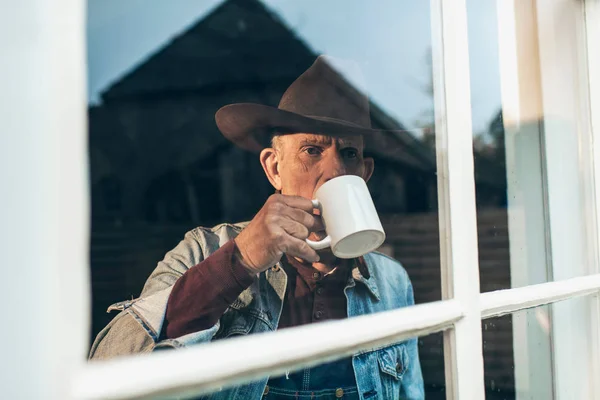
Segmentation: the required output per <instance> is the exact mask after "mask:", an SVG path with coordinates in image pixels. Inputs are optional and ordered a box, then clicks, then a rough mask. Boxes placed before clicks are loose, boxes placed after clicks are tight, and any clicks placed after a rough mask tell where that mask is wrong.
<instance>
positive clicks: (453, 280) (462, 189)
mask: <svg viewBox="0 0 600 400" xmlns="http://www.w3.org/2000/svg"><path fill="white" fill-rule="evenodd" d="M431 10H432V21H431V26H432V46H433V49H432V50H433V52H432V53H433V81H434V97H435V115H436V130H435V132H436V153H437V169H438V199H439V200H438V203H439V212H440V217H439V220H440V228H439V229H440V251H441V270H442V295H443V297H444V298H445V299H450V298H454V299H457V300H459V301H460V303H461V304H462V307H463V308H464V310H465V318H463V319H462V320H461V321H459V322H457V323H456V325H455V329H453V330H450V331H447V332H445V333H444V355H445V365H446V388H447V389H446V393H447V398H448V399H458V398H461V399H483V398H484V381H483V349H482V334H481V313H480V308H479V290H480V289H479V265H478V255H477V224H476V209H475V182H474V174H473V150H472V149H473V139H472V127H471V99H470V74H469V54H468V37H467V11H466V4H465V1H464V0H458V1H453V2H449V1H444V0H431Z"/></svg>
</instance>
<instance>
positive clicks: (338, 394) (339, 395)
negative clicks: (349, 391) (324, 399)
mask: <svg viewBox="0 0 600 400" xmlns="http://www.w3.org/2000/svg"><path fill="white" fill-rule="evenodd" d="M343 396H344V389H342V388H337V389H335V397H337V398H338V399H341V398H342V397H343Z"/></svg>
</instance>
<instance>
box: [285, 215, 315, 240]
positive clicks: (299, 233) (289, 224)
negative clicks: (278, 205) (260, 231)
mask: <svg viewBox="0 0 600 400" xmlns="http://www.w3.org/2000/svg"><path fill="white" fill-rule="evenodd" d="M281 227H282V228H283V230H284V231H285V232H287V234H288V235H291V236H293V237H295V238H296V239H300V240H304V239H306V238H307V237H308V235H310V231H309V230H308V228H307V227H306V226H305V225H303V224H301V223H300V222H297V221H294V220H292V219H284V220H283V221H282V223H281Z"/></svg>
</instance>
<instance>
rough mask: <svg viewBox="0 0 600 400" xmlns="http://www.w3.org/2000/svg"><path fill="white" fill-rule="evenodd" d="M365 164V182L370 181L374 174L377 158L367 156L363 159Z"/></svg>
mask: <svg viewBox="0 0 600 400" xmlns="http://www.w3.org/2000/svg"><path fill="white" fill-rule="evenodd" d="M363 163H364V164H365V172H364V173H363V179H364V180H365V182H369V179H371V175H373V169H374V168H375V160H374V159H373V158H372V157H366V158H365V159H364V160H363Z"/></svg>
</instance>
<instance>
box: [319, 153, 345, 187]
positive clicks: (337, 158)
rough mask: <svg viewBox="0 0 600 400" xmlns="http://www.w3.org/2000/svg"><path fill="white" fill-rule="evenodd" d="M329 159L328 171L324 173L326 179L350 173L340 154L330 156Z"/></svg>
mask: <svg viewBox="0 0 600 400" xmlns="http://www.w3.org/2000/svg"><path fill="white" fill-rule="evenodd" d="M327 161H328V162H327V166H326V171H325V174H324V175H325V181H328V180H331V179H333V178H337V177H338V176H342V175H347V174H348V171H347V168H346V163H345V162H344V159H343V158H342V157H341V155H340V154H336V155H333V156H331V157H329V159H328V160H327Z"/></svg>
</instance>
